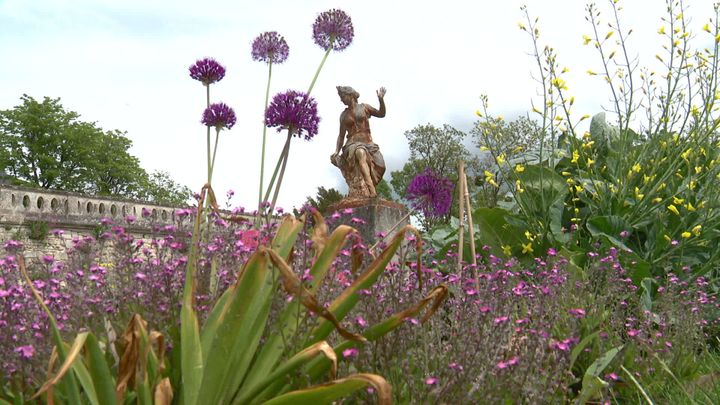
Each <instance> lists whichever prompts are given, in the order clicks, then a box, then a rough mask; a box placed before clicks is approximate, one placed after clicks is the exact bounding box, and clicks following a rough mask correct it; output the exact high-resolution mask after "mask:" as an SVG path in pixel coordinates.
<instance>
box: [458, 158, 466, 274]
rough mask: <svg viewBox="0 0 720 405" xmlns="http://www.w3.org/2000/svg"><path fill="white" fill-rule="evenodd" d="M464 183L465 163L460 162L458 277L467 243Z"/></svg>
mask: <svg viewBox="0 0 720 405" xmlns="http://www.w3.org/2000/svg"><path fill="white" fill-rule="evenodd" d="M464 181H465V162H463V161H462V160H460V162H459V163H458V204H459V209H458V219H459V220H460V226H459V227H458V261H457V273H458V275H460V274H461V272H462V258H463V245H464V244H465V241H464V240H463V239H464V237H465V225H464V223H465V220H464V219H463V218H464V217H465V192H464V187H463V185H464Z"/></svg>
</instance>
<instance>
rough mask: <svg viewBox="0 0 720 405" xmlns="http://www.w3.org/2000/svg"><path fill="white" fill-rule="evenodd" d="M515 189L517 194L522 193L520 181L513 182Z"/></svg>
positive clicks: (523, 190)
mask: <svg viewBox="0 0 720 405" xmlns="http://www.w3.org/2000/svg"><path fill="white" fill-rule="evenodd" d="M515 188H516V189H517V191H518V192H519V193H524V192H525V189H524V188H522V184H520V180H515Z"/></svg>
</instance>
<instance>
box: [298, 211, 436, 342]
mask: <svg viewBox="0 0 720 405" xmlns="http://www.w3.org/2000/svg"><path fill="white" fill-rule="evenodd" d="M408 231H410V232H414V233H416V234H417V230H416V229H415V228H413V227H412V226H410V225H407V226H406V227H404V228H403V229H401V230H400V231H398V233H397V234H396V235H395V236H394V237H393V239H392V241H391V242H390V244H389V245H388V246H387V247H386V248H385V250H383V251H382V252H381V253H380V255H379V256H378V257H377V258H376V259H375V260H373V262H372V263H371V264H370V265H369V266H368V268H367V269H366V270H365V271H364V272H363V273H362V274H361V275H360V276H359V277H358V278H357V279H356V280H355V282H353V283H352V284H351V285H350V286H349V287H348V288H346V289H345V290H344V291H343V292H342V293H341V294H340V296H338V297H337V298H336V299H335V300H334V301H333V302H332V304H330V307H329V308H328V310H329V312H330V313H332V314H333V315H334V316H335V318H337V319H338V320H342V319H343V318H344V317H345V315H347V314H348V312H350V310H351V309H352V308H353V307H355V304H357V302H358V300H359V299H360V296H359V295H358V294H357V292H358V291H359V290H362V289H366V288H369V287H370V286H372V285H373V284H375V282H376V281H377V279H378V277H380V274H382V272H383V271H385V268H386V267H387V265H388V263H389V262H390V260H391V259H392V257H393V256H394V255H395V252H396V251H397V249H398V248H399V247H400V244H401V243H402V241H403V238H404V237H405V233H406V232H408ZM419 240H420V238H418V241H419ZM421 256H422V255H421V254H418V258H417V260H418V263H417V270H418V276H419V275H420V269H421V267H420V260H421ZM332 328H333V324H332V323H331V322H329V321H325V320H323V321H321V322H320V324H319V325H318V326H317V327H316V328H315V330H313V332H312V333H311V341H310V342H309V343H308V344H310V343H315V342H318V341H320V340H323V339H325V338H326V337H327V336H328V335H329V334H330V332H331V331H332Z"/></svg>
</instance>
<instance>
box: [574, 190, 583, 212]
mask: <svg viewBox="0 0 720 405" xmlns="http://www.w3.org/2000/svg"><path fill="white" fill-rule="evenodd" d="M575 192H576V193H582V192H583V188H582V186H575ZM576 209H577V208H576Z"/></svg>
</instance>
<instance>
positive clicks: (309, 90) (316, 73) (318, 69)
mask: <svg viewBox="0 0 720 405" xmlns="http://www.w3.org/2000/svg"><path fill="white" fill-rule="evenodd" d="M330 41H331V42H332V39H331V40H330ZM330 51H332V45H330V47H329V48H328V49H327V50H326V51H325V56H323V58H322V61H321V62H320V66H318V68H317V71H316V72H315V77H313V79H312V83H310V88H308V91H307V94H308V95H310V92H312V89H313V87H315V82H316V81H317V78H318V76H320V71H321V70H322V68H323V65H324V64H325V61H326V60H327V57H328V55H330Z"/></svg>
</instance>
